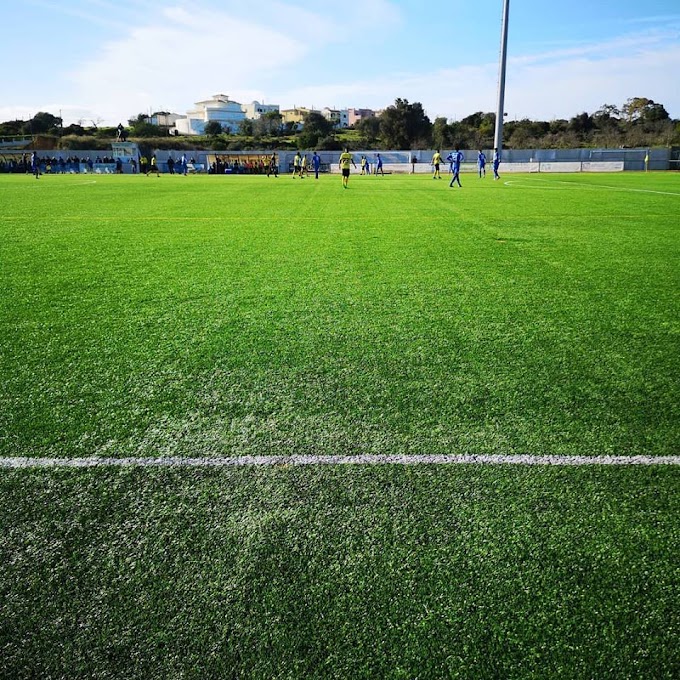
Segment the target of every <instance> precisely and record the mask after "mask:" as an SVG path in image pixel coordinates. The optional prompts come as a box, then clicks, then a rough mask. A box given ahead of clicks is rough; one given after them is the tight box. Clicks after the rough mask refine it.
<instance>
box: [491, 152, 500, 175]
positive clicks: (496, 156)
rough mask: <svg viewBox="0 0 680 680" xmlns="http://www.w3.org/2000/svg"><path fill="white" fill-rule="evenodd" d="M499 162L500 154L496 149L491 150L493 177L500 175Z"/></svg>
mask: <svg viewBox="0 0 680 680" xmlns="http://www.w3.org/2000/svg"><path fill="white" fill-rule="evenodd" d="M500 164H501V154H500V153H499V151H498V149H494V150H493V178H494V179H500V178H501V176H500V175H499V174H498V166H499V165H500Z"/></svg>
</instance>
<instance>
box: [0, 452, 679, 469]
mask: <svg viewBox="0 0 680 680" xmlns="http://www.w3.org/2000/svg"><path fill="white" fill-rule="evenodd" d="M302 465H550V466H566V467H578V466H586V465H592V466H603V465H610V466H611V465H619V466H621V465H623V466H628V465H642V466H651V465H671V466H672V465H680V456H565V455H555V456H551V455H501V454H496V455H494V454H479V455H474V454H456V455H439V456H437V455H406V454H404V455H393V456H391V455H379V454H376V455H363V456H362V455H356V456H332V455H329V456H318V455H309V456H227V457H224V458H181V457H167V458H96V457H91V458H28V457H16V458H13V457H2V458H0V468H6V469H20V468H94V467H157V468H161V467H215V468H219V467H248V466H261V467H268V466H269V467H271V466H281V467H287V466H302Z"/></svg>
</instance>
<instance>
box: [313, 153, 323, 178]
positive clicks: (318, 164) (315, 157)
mask: <svg viewBox="0 0 680 680" xmlns="http://www.w3.org/2000/svg"><path fill="white" fill-rule="evenodd" d="M320 167H321V157H320V156H319V154H318V153H317V152H316V151H315V152H314V155H313V156H312V168H314V179H319V168H320Z"/></svg>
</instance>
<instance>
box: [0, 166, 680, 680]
mask: <svg viewBox="0 0 680 680" xmlns="http://www.w3.org/2000/svg"><path fill="white" fill-rule="evenodd" d="M462 181H463V189H449V188H448V186H447V182H446V181H444V180H442V181H432V180H431V179H429V178H424V177H408V176H404V177H402V176H388V177H384V178H381V177H356V176H355V177H352V178H351V180H350V188H349V189H348V190H346V191H345V190H343V189H342V188H341V185H340V179H339V178H338V177H323V178H322V179H321V180H319V181H318V182H315V181H314V180H312V179H305V180H303V181H299V180H295V181H294V180H292V179H291V178H290V177H279V178H278V179H276V180H275V179H274V178H270V179H269V180H267V178H266V177H199V176H196V177H186V178H185V177H170V176H162V177H161V178H156V177H148V178H147V177H127V176H124V177H113V176H95V177H92V176H88V177H82V176H64V177H61V176H44V177H42V178H41V179H39V180H35V179H33V178H32V177H30V176H27V177H23V176H21V177H16V176H11V177H7V176H1V175H0V198H1V199H2V201H1V203H0V235H1V238H0V290H2V296H0V359H1V362H0V456H4V457H6V456H10V457H15V456H38V457H53V456H59V457H77V456H107V457H122V456H154V457H156V456H169V455H172V456H191V457H201V456H211V457H219V456H232V455H237V454H246V453H247V454H253V455H258V454H272V453H275V454H279V455H282V456H285V455H286V454H293V453H296V454H299V453H315V454H337V453H343V454H352V453H388V454H399V453H427V454H437V453H535V454H546V453H562V454H580V455H598V454H609V453H615V454H620V455H633V454H645V455H650V456H657V455H668V454H677V453H678V445H677V442H678V422H679V421H680V419H679V418H678V416H679V415H680V414H679V413H678V411H679V408H678V393H677V385H678V378H679V377H680V376H679V375H678V367H679V364H680V360H679V359H678V357H679V356H680V354H679V352H678V349H680V347H679V346H678V345H679V343H678V330H679V323H678V319H679V314H678V312H679V311H680V310H679V306H680V304H679V303H680V300H679V297H678V292H677V291H678V284H679V283H680V272H679V269H678V250H679V248H678V245H677V231H678V219H677V215H678V207H679V206H680V176H678V175H675V174H650V175H641V174H619V175H607V176H600V175H597V176H587V175H574V176H541V177H535V176H532V177H529V176H508V177H507V178H506V177H504V178H503V180H502V181H500V182H493V181H492V180H491V178H487V179H486V180H478V179H477V178H476V177H474V176H464V177H463V178H462ZM506 181H507V182H509V183H508V184H506ZM679 505H680V495H679V486H678V471H677V467H675V466H651V467H616V466H615V467H609V468H602V467H573V468H572V467H569V468H553V467H544V466H538V467H531V468H523V467H515V466H498V467H485V466H480V465H463V466H453V467H451V466H400V465H389V466H361V465H349V466H337V467H334V466H330V467H313V466H306V467H295V466H290V467H288V466H285V465H280V466H277V467H270V468H255V467H253V468H239V469H235V468H219V469H217V468H215V469H196V468H153V467H149V468H131V469H126V468H101V469H100V468H98V469H87V470H82V469H54V470H37V469H31V468H27V469H21V470H9V469H2V468H0V677H2V678H11V679H12V680H14V679H17V678H36V677H40V678H126V679H130V678H140V679H141V678H144V679H147V678H159V679H160V678H163V679H165V678H224V677H254V678H302V677H305V678H307V677H309V678H355V677H356V678H362V677H363V678H376V677H380V678H382V677H385V678H435V677H460V678H498V677H507V678H546V677H564V678H592V677H612V678H641V677H644V678H655V679H656V678H669V679H670V678H674V677H677V676H678V675H679V674H680V655H679V654H678V651H677V644H676V638H677V631H678V629H679V628H680V620H679V618H678V612H679V611H680V595H679V593H680V570H679V568H678V561H677V555H678V554H679V552H680V550H679V549H680V545H679V544H680V524H679V523H678V519H677V518H678V509H679Z"/></svg>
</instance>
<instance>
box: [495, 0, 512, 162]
mask: <svg viewBox="0 0 680 680" xmlns="http://www.w3.org/2000/svg"><path fill="white" fill-rule="evenodd" d="M509 14H510V0H503V23H502V26H501V58H500V65H499V71H498V106H497V107H496V130H495V134H494V141H493V145H494V148H496V149H498V153H502V151H503V118H504V116H505V111H504V109H505V67H506V64H507V60H508V15H509Z"/></svg>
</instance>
